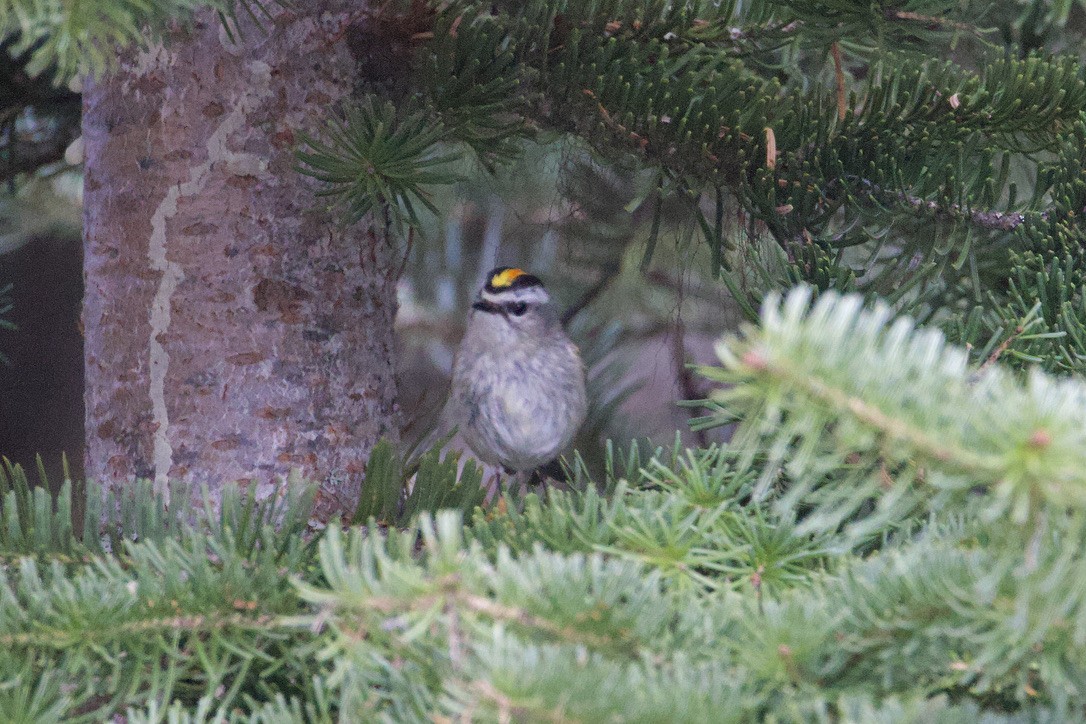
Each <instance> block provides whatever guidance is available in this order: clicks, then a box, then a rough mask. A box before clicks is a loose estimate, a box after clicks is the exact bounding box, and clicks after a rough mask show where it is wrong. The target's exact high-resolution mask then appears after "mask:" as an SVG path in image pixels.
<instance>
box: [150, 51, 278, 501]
mask: <svg viewBox="0 0 1086 724" xmlns="http://www.w3.org/2000/svg"><path fill="white" fill-rule="evenodd" d="M248 70H249V72H250V75H251V78H252V81H253V82H252V85H250V86H249V88H248V91H249V92H247V93H245V94H244V95H242V97H241V98H239V99H238V100H237V104H236V105H235V106H234V108H233V109H232V110H231V111H230V112H229V113H228V114H226V116H225V117H224V118H223V121H222V123H220V124H219V126H218V127H217V128H216V129H215V131H214V132H213V133H212V134H211V136H209V137H208V140H207V145H206V148H207V157H206V159H205V160H204V162H203V163H201V164H200V165H199V166H196V167H194V168H192V169H191V170H190V172H189V180H188V181H186V182H185V183H182V184H178V185H176V186H173V187H171V188H170V190H169V191H168V192H167V193H166V195H165V197H164V198H163V199H162V201H161V203H159V205H158V207H157V208H156V209H155V212H154V214H153V215H152V216H151V237H150V243H149V245H148V260H149V262H150V266H151V268H152V269H154V270H155V271H158V272H161V274H162V277H161V279H159V282H158V287H157V289H156V290H155V296H154V299H153V301H152V303H151V313H150V324H151V333H150V340H149V350H150V355H149V357H150V359H149V362H150V369H149V372H150V374H149V377H150V398H151V414H152V421H153V422H154V429H155V432H154V470H155V487H156V488H157V489H158V490H159V491H161V493H162V494H163V495H168V494H169V490H168V486H167V482H168V480H169V474H170V470H171V468H172V467H173V446H172V445H171V443H170V413H169V409H168V407H167V405H166V377H167V375H168V373H169V368H170V353H169V352H168V351H167V350H166V346H165V342H166V339H167V334H168V332H169V329H170V320H171V311H172V310H171V304H172V300H173V294H174V291H176V289H177V286H178V285H179V284H180V283H181V282H182V281H183V280H184V278H185V273H184V269H183V268H182V266H181V265H180V264H177V263H174V262H171V261H170V259H169V255H168V253H167V251H168V249H167V239H168V237H167V229H166V225H167V223H168V222H169V220H170V219H172V218H173V217H174V216H175V215H176V214H177V207H178V203H179V202H180V201H181V200H182V199H184V198H185V197H187V196H193V195H197V194H199V193H201V192H202V191H203V188H204V185H205V184H206V183H207V180H208V178H209V176H210V173H211V171H212V169H213V168H214V167H215V165H216V164H225V165H226V167H227V168H228V169H229V172H230V173H234V174H248V175H251V176H255V177H257V178H264V177H266V176H267V168H266V167H267V163H266V161H265V160H264V159H262V158H260V157H259V156H256V155H254V154H249V153H235V152H234V151H231V150H230V148H229V147H228V140H229V139H230V136H231V135H232V134H234V133H235V132H237V131H238V130H240V129H242V128H244V127H245V125H246V123H247V121H248V115H249V114H250V113H252V112H253V111H255V110H256V109H257V107H258V106H259V105H260V103H261V102H262V101H263V100H264V99H265V98H267V97H269V96H270V95H271V93H272V91H271V88H270V83H271V67H270V66H269V65H268V64H267V63H264V62H262V61H253V62H251V63H249V64H248Z"/></svg>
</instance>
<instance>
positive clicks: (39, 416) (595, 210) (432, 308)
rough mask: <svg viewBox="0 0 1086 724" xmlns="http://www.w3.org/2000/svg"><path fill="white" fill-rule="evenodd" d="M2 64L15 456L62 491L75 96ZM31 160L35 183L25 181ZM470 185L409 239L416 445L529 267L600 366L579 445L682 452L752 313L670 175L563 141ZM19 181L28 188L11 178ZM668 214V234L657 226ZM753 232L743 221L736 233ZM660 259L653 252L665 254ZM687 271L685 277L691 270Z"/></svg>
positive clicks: (72, 406)
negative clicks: (458, 369)
mask: <svg viewBox="0 0 1086 724" xmlns="http://www.w3.org/2000/svg"><path fill="white" fill-rule="evenodd" d="M0 55H2V58H3V62H5V63H7V65H6V66H4V67H0V82H2V83H7V84H8V85H7V88H6V92H5V91H4V89H0V98H2V99H4V101H5V103H6V104H7V105H6V107H5V108H3V109H2V116H0V134H2V135H0V142H2V148H3V155H2V156H0V161H2V163H0V178H2V181H3V184H4V188H3V190H2V192H0V354H2V355H3V357H2V358H0V455H4V456H7V457H8V458H10V459H11V460H12V461H13V462H18V463H21V464H23V465H24V466H28V467H30V466H33V465H34V463H35V456H36V455H37V454H39V453H40V454H41V456H42V458H43V460H44V463H45V467H46V470H47V472H48V473H49V476H50V478H51V479H59V478H60V474H61V469H62V468H61V459H62V455H64V454H66V455H67V457H68V461H69V463H70V464H71V467H72V472H73V473H74V474H75V475H76V476H77V477H78V476H79V475H80V474H81V469H82V456H83V451H82V436H83V370H82V367H83V351H82V336H81V332H80V321H79V317H80V304H81V299H82V292H83V279H82V256H81V243H80V204H81V193H80V189H81V176H80V172H79V167H78V162H79V160H80V158H79V154H80V149H79V141H78V140H77V139H78V118H79V95H78V88H71V89H63V88H62V89H58V88H55V87H52V86H51V85H50V84H49V83H48V82H47V81H42V80H39V79H34V78H31V77H29V76H28V75H27V74H26V73H25V72H23V69H22V68H21V67H20V66H19V64H18V61H17V59H16V60H12V59H10V58H9V57H8V56H7V53H6V49H5V51H4V53H2V54H0ZM31 157H33V164H34V167H37V166H40V165H41V161H42V160H43V159H44V160H46V161H47V163H46V165H45V166H44V167H42V168H41V170H40V171H39V172H38V174H37V175H36V176H35V177H34V178H32V179H30V180H29V181H28V180H27V179H26V177H25V174H22V175H20V173H21V172H20V169H21V168H24V167H25V165H24V164H26V163H29V162H30V161H31ZM458 170H459V172H460V174H461V175H462V178H463V179H464V180H463V181H462V182H461V183H459V184H457V185H456V186H454V187H448V188H444V189H441V191H440V192H439V194H438V195H436V196H435V197H434V199H433V200H434V202H435V204H436V206H437V207H438V209H439V210H440V213H439V214H438V215H435V216H432V217H430V218H428V219H426V224H425V228H424V229H422V230H421V231H420V232H419V233H416V234H414V235H413V237H412V238H410V239H403V240H401V246H402V252H403V254H404V262H403V270H404V271H403V275H402V279H401V282H400V290H399V296H400V312H399V317H398V331H399V341H400V350H399V363H400V375H399V390H400V397H401V409H402V411H403V414H402V426H403V435H402V437H403V439H404V441H405V442H410V441H411V440H413V439H415V438H417V437H418V436H420V435H421V434H423V433H424V432H425V431H426V430H427V429H428V428H429V427H430V426H431V424H432V423H433V421H434V420H435V419H436V416H437V415H438V414H439V412H440V410H441V407H442V405H443V404H444V401H445V399H446V396H447V394H448V382H449V376H450V373H451V369H452V362H453V355H454V353H455V350H456V346H457V344H458V342H459V340H460V337H461V335H462V333H463V324H464V321H465V320H466V316H467V311H468V309H469V307H470V304H471V301H472V299H473V298H474V296H475V294H476V292H477V290H478V288H479V286H480V285H481V284H482V282H483V280H484V279H485V275H486V272H487V271H489V270H490V269H491V268H493V267H495V266H499V265H508V266H519V267H523V268H525V269H527V270H530V271H531V272H532V273H534V274H536V275H538V276H540V277H541V278H543V280H544V281H545V282H546V283H547V285H548V288H549V289H550V290H551V293H552V295H553V296H554V298H555V300H556V302H557V304H558V306H559V308H560V309H562V310H566V314H567V316H568V325H567V326H568V329H569V330H570V333H571V336H572V337H573V338H574V339H575V341H576V342H577V343H578V344H579V345H580V347H581V350H582V353H583V356H584V358H585V361H586V363H587V365H588V367H589V392H590V396H591V401H592V407H591V411H590V415H589V419H588V422H587V423H586V425H585V427H584V429H583V430H582V434H581V435H580V437H579V439H578V440H577V443H576V446H577V448H578V449H579V450H580V451H581V453H582V455H583V457H584V458H585V461H586V463H587V464H588V465H589V466H590V467H595V466H596V465H598V462H599V459H600V453H601V451H602V449H603V445H604V443H605V441H607V440H609V439H610V440H613V441H615V442H616V443H619V444H623V445H624V444H626V443H627V442H629V440H630V439H632V438H635V437H637V438H643V439H644V438H647V439H648V440H650V441H652V442H653V443H654V444H669V443H672V442H673V441H674V439H675V435H676V433H677V432H678V433H679V434H680V435H682V436H683V437H684V439H686V440H687V441H688V442H690V443H694V442H704V441H705V439H704V437H700V438H699V437H698V436H696V435H694V434H692V433H690V432H689V431H688V430H687V427H686V420H687V418H688V417H690V416H691V414H693V413H694V412H695V411H693V410H690V409H687V408H684V407H681V406H680V405H679V404H677V401H678V400H683V399H697V398H699V397H701V396H703V394H704V393H705V387H704V385H703V382H702V380H701V379H700V378H699V377H698V376H697V375H696V374H695V373H694V372H693V371H692V370H690V369H688V367H687V364H688V363H707V362H711V361H712V359H713V352H712V348H713V343H714V342H715V341H716V340H717V339H718V338H719V337H720V336H721V333H722V332H723V331H725V330H727V329H732V328H735V327H736V326H737V324H738V320H739V316H740V315H739V312H738V311H737V310H736V309H735V308H734V305H733V304H731V303H730V301H729V296H728V294H727V291H726V289H725V288H724V287H723V285H721V284H719V283H718V282H716V281H714V280H712V278H711V275H710V274H709V270H710V259H709V253H708V250H707V248H706V245H705V244H704V243H699V242H698V231H697V229H696V228H695V226H694V222H693V221H692V218H691V214H690V213H689V208H688V203H689V202H687V205H682V204H676V205H675V208H671V207H670V206H669V205H668V204H675V203H676V202H668V204H661V202H660V199H659V198H658V194H657V191H656V189H657V180H656V179H655V178H654V177H653V176H651V175H646V174H644V173H643V172H638V171H636V170H633V169H626V168H621V167H614V166H601V165H599V164H598V163H596V162H595V161H594V160H593V156H592V154H591V153H590V152H589V151H588V149H586V148H584V147H582V146H579V145H577V144H576V143H574V142H572V141H570V140H568V139H566V138H563V137H554V138H551V139H548V140H547V142H545V143H542V144H535V143H532V144H529V145H528V146H527V147H526V148H525V149H524V152H523V154H522V156H521V157H520V159H519V160H518V161H517V162H516V163H515V164H513V165H512V166H509V167H506V168H504V169H502V170H501V171H500V172H499V173H498V174H497V175H492V174H488V173H486V172H484V171H483V170H482V169H480V168H477V167H475V166H474V165H473V164H472V162H471V161H464V162H463V163H462V165H461V167H460V168H459V169H458ZM17 177H18V178H19V183H18V184H17V185H16V184H15V183H14V180H15V179H16V178H17ZM657 208H659V209H660V211H661V213H660V216H659V219H660V221H659V223H658V224H656V225H655V227H654V224H653V218H654V217H655V216H656V210H657ZM724 221H725V223H730V224H732V227H733V233H738V229H739V228H741V224H739V223H738V220H735V219H732V220H727V219H726V220H724ZM650 247H651V250H650ZM676 269H681V270H682V271H681V272H676V271H675V270H676Z"/></svg>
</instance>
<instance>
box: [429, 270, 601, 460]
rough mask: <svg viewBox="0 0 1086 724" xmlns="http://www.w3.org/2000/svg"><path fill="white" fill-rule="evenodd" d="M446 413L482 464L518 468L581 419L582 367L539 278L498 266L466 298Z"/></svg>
mask: <svg viewBox="0 0 1086 724" xmlns="http://www.w3.org/2000/svg"><path fill="white" fill-rule="evenodd" d="M449 402H450V405H451V406H452V410H451V412H452V417H453V420H454V422H455V423H456V424H457V425H458V426H459V429H460V434H461V435H462V436H463V438H464V440H465V442H467V444H468V446H469V447H470V448H471V449H472V451H473V452H474V453H475V454H476V455H477V456H478V457H479V458H480V459H481V460H482V461H483V462H485V463H489V464H491V465H502V466H503V467H505V469H506V470H507V471H512V472H517V473H524V472H529V471H531V470H534V469H535V468H537V467H539V466H540V465H543V464H544V463H547V462H550V461H551V460H553V459H554V458H555V457H556V456H557V455H558V454H559V453H560V452H561V451H562V450H563V449H564V448H566V447H567V446H568V445H569V444H570V442H571V441H572V440H573V436H574V434H575V433H576V432H577V429H578V428H579V427H580V426H581V423H582V422H584V418H585V410H586V402H585V389H584V365H583V364H582V362H581V357H580V354H579V353H578V352H577V347H576V345H574V344H573V342H571V341H570V340H569V337H567V336H566V333H565V332H564V331H563V330H562V325H561V323H560V322H559V320H558V312H557V310H555V308H554V306H553V305H552V304H551V303H550V295H548V294H547V290H546V289H544V288H543V282H541V281H540V280H539V279H538V278H537V277H534V276H532V275H531V274H528V273H526V272H524V271H522V270H520V269H511V268H508V267H498V268H497V269H495V270H494V271H492V272H490V275H489V276H488V277H487V283H486V285H485V286H484V287H483V288H482V289H481V290H480V291H479V295H478V296H477V297H476V299H475V303H474V304H472V310H471V312H470V314H469V316H468V324H467V330H466V331H465V333H464V339H463V341H462V342H461V343H460V348H459V349H458V350H457V353H456V362H455V363H454V365H453V377H452V394H451V397H450V400H449Z"/></svg>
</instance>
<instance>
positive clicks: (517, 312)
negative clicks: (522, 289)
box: [506, 302, 528, 317]
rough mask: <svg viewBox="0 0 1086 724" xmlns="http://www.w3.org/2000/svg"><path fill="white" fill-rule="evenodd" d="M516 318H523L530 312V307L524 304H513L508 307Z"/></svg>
mask: <svg viewBox="0 0 1086 724" xmlns="http://www.w3.org/2000/svg"><path fill="white" fill-rule="evenodd" d="M506 308H507V309H508V310H509V311H510V312H511V313H512V314H513V315H514V316H517V317H522V316H524V313H525V312H527V311H528V305H527V304H525V303H524V302H512V303H510V304H509V306H508V307H506Z"/></svg>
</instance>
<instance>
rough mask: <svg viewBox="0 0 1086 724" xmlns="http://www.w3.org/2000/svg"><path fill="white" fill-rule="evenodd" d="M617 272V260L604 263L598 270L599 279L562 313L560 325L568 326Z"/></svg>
mask: <svg viewBox="0 0 1086 724" xmlns="http://www.w3.org/2000/svg"><path fill="white" fill-rule="evenodd" d="M618 272H619V264H618V263H617V262H608V263H606V264H604V266H603V268H602V269H601V270H600V278H599V280H598V281H597V282H596V283H595V284H593V285H592V286H591V287H590V288H589V289H588V291H586V292H585V293H584V294H582V295H581V298H580V299H578V300H577V302H576V303H575V304H574V305H573V306H572V307H570V308H569V309H567V310H566V311H565V312H563V313H562V317H561V321H562V326H563V327H566V326H568V325H569V323H570V322H571V321H573V318H574V317H576V316H577V315H578V314H580V313H581V311H582V310H584V308H585V307H587V306H588V305H589V304H591V303H592V302H594V301H596V298H597V297H598V296H599V295H600V294H602V293H603V292H604V291H605V290H606V289H607V287H608V286H610V285H611V281H612V280H613V279H614V278H615V277H616V276H617V275H618Z"/></svg>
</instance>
